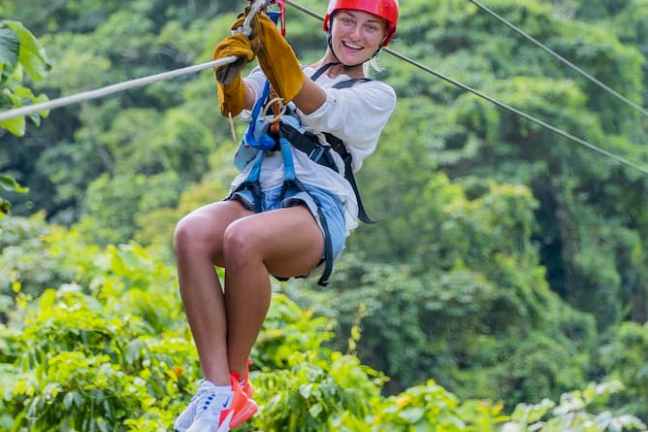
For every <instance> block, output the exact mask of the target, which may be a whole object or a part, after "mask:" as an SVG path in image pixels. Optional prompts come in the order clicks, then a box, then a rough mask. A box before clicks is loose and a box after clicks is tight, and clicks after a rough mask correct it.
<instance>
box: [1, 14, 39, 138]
mask: <svg viewBox="0 0 648 432" xmlns="http://www.w3.org/2000/svg"><path fill="white" fill-rule="evenodd" d="M49 67H50V64H49V62H48V60H47V57H46V55H45V51H44V50H43V47H42V46H41V45H40V43H39V42H38V40H37V39H36V37H35V36H34V35H33V34H32V33H31V32H30V31H29V30H28V29H27V28H26V27H25V26H24V25H23V24H22V23H20V22H18V21H8V20H1V21H0V91H1V94H0V108H2V109H8V108H9V109H10V108H19V107H21V106H23V105H26V104H27V103H28V102H29V103H39V102H43V101H45V100H47V97H46V96H44V95H40V96H35V95H34V94H33V93H32V91H31V89H29V88H28V87H25V86H24V85H23V84H22V81H23V79H24V75H25V74H26V75H27V77H29V78H30V79H31V80H33V81H39V80H42V79H43V77H44V76H45V73H46V72H47V69H48V68H49ZM46 116H47V113H46V112H42V113H35V114H33V115H32V116H30V118H31V119H32V121H33V122H34V123H35V124H36V125H39V124H40V118H41V117H46ZM0 128H2V129H6V130H8V131H9V132H11V133H12V134H14V135H17V136H23V135H24V134H25V117H17V118H14V119H9V120H2V121H0Z"/></svg>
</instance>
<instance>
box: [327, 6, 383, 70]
mask: <svg viewBox="0 0 648 432" xmlns="http://www.w3.org/2000/svg"><path fill="white" fill-rule="evenodd" d="M386 27H387V25H386V23H385V21H384V20H383V19H381V18H378V17H376V16H375V15H372V14H370V13H367V12H362V11H356V10H350V9H345V10H341V11H339V12H337V13H336V14H335V17H334V19H333V27H332V28H331V44H332V45H333V50H334V51H335V55H336V56H337V57H338V59H339V61H340V62H342V63H343V64H345V65H356V64H360V63H364V62H366V61H367V60H369V59H370V58H371V57H372V56H373V55H374V53H376V51H378V49H379V48H380V47H381V45H382V42H383V40H384V39H385V35H386V31H387V30H386Z"/></svg>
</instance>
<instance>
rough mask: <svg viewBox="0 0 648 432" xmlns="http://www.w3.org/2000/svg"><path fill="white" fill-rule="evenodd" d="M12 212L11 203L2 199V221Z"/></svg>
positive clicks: (0, 206) (0, 209)
mask: <svg viewBox="0 0 648 432" xmlns="http://www.w3.org/2000/svg"><path fill="white" fill-rule="evenodd" d="M10 211H11V203H10V202H9V201H7V200H6V199H4V198H0V219H2V218H3V217H4V215H6V214H9V212H10Z"/></svg>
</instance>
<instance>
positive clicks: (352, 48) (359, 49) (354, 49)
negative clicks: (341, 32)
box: [342, 41, 364, 51]
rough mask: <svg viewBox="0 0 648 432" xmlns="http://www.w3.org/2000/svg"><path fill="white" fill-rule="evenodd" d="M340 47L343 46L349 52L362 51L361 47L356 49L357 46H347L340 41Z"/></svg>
mask: <svg viewBox="0 0 648 432" xmlns="http://www.w3.org/2000/svg"><path fill="white" fill-rule="evenodd" d="M342 46H344V47H345V48H348V49H350V50H353V51H362V50H363V49H364V48H363V47H357V46H354V45H349V44H348V43H346V42H344V41H342Z"/></svg>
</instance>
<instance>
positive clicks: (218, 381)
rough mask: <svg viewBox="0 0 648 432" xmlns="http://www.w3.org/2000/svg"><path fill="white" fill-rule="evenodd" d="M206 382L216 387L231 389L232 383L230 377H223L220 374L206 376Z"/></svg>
mask: <svg viewBox="0 0 648 432" xmlns="http://www.w3.org/2000/svg"><path fill="white" fill-rule="evenodd" d="M205 380H206V381H209V382H210V383H212V384H213V385H215V386H216V387H231V384H232V383H231V382H230V377H229V375H225V376H221V375H220V374H218V375H205Z"/></svg>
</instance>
